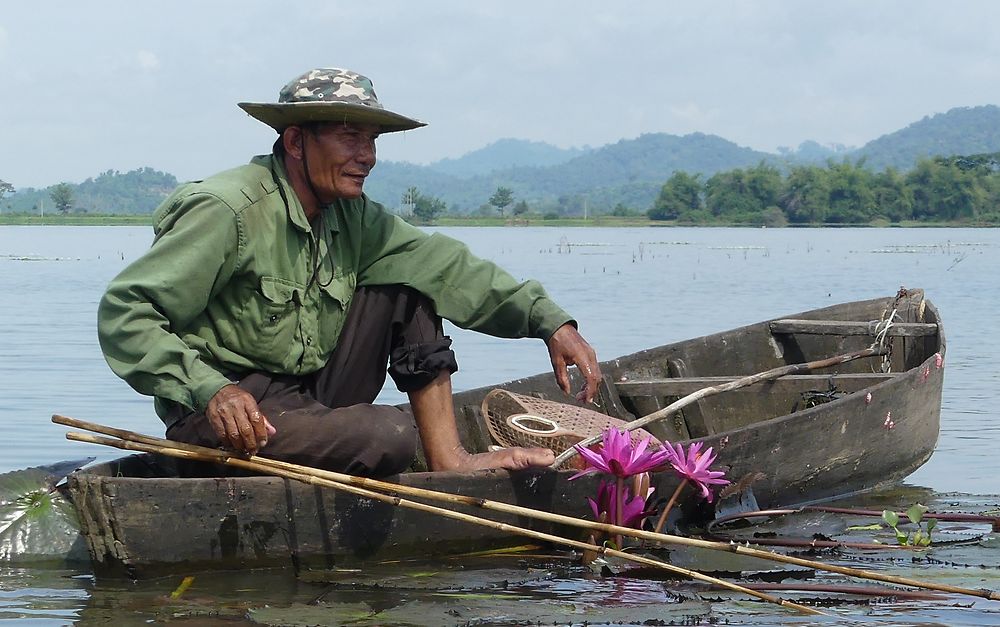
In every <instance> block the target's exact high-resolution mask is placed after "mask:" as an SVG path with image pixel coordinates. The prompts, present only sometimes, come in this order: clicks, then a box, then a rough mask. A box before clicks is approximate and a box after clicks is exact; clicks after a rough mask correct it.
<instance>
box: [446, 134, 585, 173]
mask: <svg viewBox="0 0 1000 627" xmlns="http://www.w3.org/2000/svg"><path fill="white" fill-rule="evenodd" d="M589 151H590V148H557V147H556V146H553V145H551V144H546V143H545V142H536V141H529V140H526V139H509V138H508V139H500V140H497V141H495V142H493V143H492V144H489V145H488V146H485V147H483V148H480V149H479V150H474V151H472V152H470V153H467V154H464V155H462V156H461V157H459V158H457V159H441V160H440V161H435V162H434V163H432V164H430V165H429V166H428V167H429V168H430V169H432V170H434V171H436V172H441V173H442V174H447V175H449V176H458V177H470V176H476V175H477V174H489V173H490V172H493V171H494V170H502V169H505V168H513V167H532V168H533V167H546V166H550V165H559V164H560V163H566V162H567V161H569V160H570V159H572V158H574V157H579V156H580V155H582V154H584V153H586V152H589Z"/></svg>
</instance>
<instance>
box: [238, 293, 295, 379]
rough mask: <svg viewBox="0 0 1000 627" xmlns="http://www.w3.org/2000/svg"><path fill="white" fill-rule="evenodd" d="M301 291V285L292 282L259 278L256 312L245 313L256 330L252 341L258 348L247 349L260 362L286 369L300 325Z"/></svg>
mask: <svg viewBox="0 0 1000 627" xmlns="http://www.w3.org/2000/svg"><path fill="white" fill-rule="evenodd" d="M302 290H303V286H301V285H299V284H298V283H294V282H292V281H288V280H285V279H280V278H276V277H267V276H265V277H261V279H260V291H259V292H258V296H259V298H258V299H257V307H256V308H255V309H257V311H256V312H248V314H249V317H250V318H252V319H254V322H255V326H256V331H257V333H256V338H254V342H253V343H254V344H257V346H254V347H252V348H250V350H251V351H253V352H254V353H255V354H256V355H257V357H258V358H259V359H260V360H261V361H266V362H268V363H270V364H273V365H286V366H287V364H285V363H284V362H285V357H286V355H287V353H288V352H289V351H288V347H289V346H290V345H291V343H292V341H293V340H294V339H295V331H296V329H297V328H298V326H299V315H300V312H299V308H300V305H301V303H302ZM282 347H283V348H282Z"/></svg>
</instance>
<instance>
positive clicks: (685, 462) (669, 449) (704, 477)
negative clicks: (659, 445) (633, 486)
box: [655, 442, 730, 532]
mask: <svg viewBox="0 0 1000 627" xmlns="http://www.w3.org/2000/svg"><path fill="white" fill-rule="evenodd" d="M702 446H703V444H702V443H701V442H692V443H691V444H690V445H689V446H688V449H687V453H685V452H684V447H683V446H681V445H680V444H671V443H670V442H664V446H663V449H662V450H663V451H665V452H666V458H667V461H669V462H670V465H671V466H672V467H673V469H674V472H676V473H677V474H678V476H680V477H681V482H680V484H679V485H678V486H677V489H676V490H674V493H673V494H672V495H671V496H670V500H669V501H668V502H667V505H666V506H665V507H664V508H663V512H661V513H660V517H659V519H657V521H656V526H655V531H657V532H659V531H660V530H662V529H663V525H664V523H665V522H666V521H667V514H669V513H670V510H671V508H673V506H674V503H676V502H677V497H678V496H680V493H681V490H683V489H684V486H686V485H687V484H688V483H693V484H695V485H696V486H697V487H698V488H699V489H700V490H701V496H702V498H703V499H705V500H706V501H708V502H709V503H711V502H712V498H713V495H712V490H711V488H710V487H709V486H712V485H728V484H729V483H730V481H729V480H728V479H723V477H724V476H725V474H726V473H724V472H721V471H717V470H711V469H710V468H709V466H711V465H712V462H714V461H715V457H716V455H715V452H714V451H713V450H712V447H711V446H710V447H708V448H707V449H705V451H704V452H702V450H701V447H702Z"/></svg>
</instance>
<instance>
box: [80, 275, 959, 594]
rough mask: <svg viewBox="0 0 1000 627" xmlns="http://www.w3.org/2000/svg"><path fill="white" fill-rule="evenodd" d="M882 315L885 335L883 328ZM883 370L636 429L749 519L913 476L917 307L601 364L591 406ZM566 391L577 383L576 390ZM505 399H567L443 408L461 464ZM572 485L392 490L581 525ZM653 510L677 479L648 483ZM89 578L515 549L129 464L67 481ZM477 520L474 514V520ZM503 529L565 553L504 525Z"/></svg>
mask: <svg viewBox="0 0 1000 627" xmlns="http://www.w3.org/2000/svg"><path fill="white" fill-rule="evenodd" d="M892 312H895V316H894V317H893V318H892V319H893V324H892V325H889V327H888V330H887V331H886V332H885V333H882V334H881V335H880V337H879V338H876V337H875V336H874V334H875V333H876V332H878V331H882V330H884V328H885V325H884V324H883V325H879V321H883V320H885V319H887V317H888V315H889V314H891V313H892ZM876 340H880V341H881V342H882V343H883V344H884V345H885V346H887V347H888V348H889V349H890V354H889V356H888V357H887V358H886V359H885V360H884V364H883V360H882V358H871V359H862V360H856V361H852V362H849V363H845V364H842V365H840V366H837V367H836V368H832V369H829V370H825V371H822V372H812V373H810V374H800V375H794V376H786V377H783V378H779V379H776V380H773V381H770V382H764V383H760V384H757V385H754V386H750V387H746V388H742V389H738V390H734V391H731V392H726V393H722V394H718V395H714V396H710V397H707V398H703V399H701V400H699V401H697V402H696V403H693V404H691V405H689V406H687V407H685V408H683V409H682V410H681V411H679V412H677V413H675V414H674V415H672V416H669V417H668V418H666V419H664V420H662V421H659V422H657V423H654V424H653V425H651V426H650V427H648V429H649V430H650V431H651V432H653V433H654V434H655V435H656V436H657V437H659V438H661V439H667V440H670V441H682V442H683V441H688V440H695V439H698V440H703V441H704V442H706V444H707V445H710V446H713V447H715V449H716V450H717V451H718V452H719V458H718V462H717V464H718V465H719V466H721V467H723V468H726V469H728V475H727V476H728V477H729V478H731V479H740V478H743V477H755V480H754V482H753V483H752V490H753V493H754V496H755V497H756V500H757V503H758V504H759V505H760V506H761V507H763V508H772V507H779V506H792V505H798V504H804V503H810V502H816V501H821V500H825V499H830V498H833V497H838V496H844V495H848V494H852V493H857V492H862V491H866V490H871V489H873V488H877V487H880V486H884V485H886V484H891V483H894V482H897V481H899V480H901V479H902V478H904V477H905V476H907V475H908V474H909V473H911V472H912V471H913V470H915V469H916V468H917V467H919V466H920V465H921V464H923V463H924V462H925V461H927V459H928V458H929V457H930V455H931V454H932V452H933V451H934V446H935V444H936V442H937V437H938V425H939V418H940V410H941V390H942V382H943V373H944V370H943V360H944V354H945V339H944V332H943V329H942V327H941V322H940V319H939V317H938V312H937V309H936V308H935V307H934V306H933V305H932V304H931V303H930V302H929V301H927V300H925V299H924V297H923V293H922V292H921V291H914V290H911V291H909V292H903V291H901V292H900V294H898V295H896V296H895V297H888V298H880V299H874V300H868V301H859V302H851V303H845V304H840V305H835V306H831V307H826V308H823V309H817V310H814V311H809V312H805V313H799V314H795V315H792V316H786V317H784V318H780V319H774V320H768V321H765V322H761V323H758V324H754V325H750V326H745V327H741V328H738V329H734V330H731V331H725V332H723V333H718V334H714V335H709V336H705V337H700V338H695V339H691V340H687V341H682V342H677V343H674V344H668V345H664V346H660V347H658V348H653V349H649V350H645V351H641V352H638V353H635V354H632V355H626V356H623V357H619V358H617V359H613V360H609V361H606V362H603V363H602V370H603V372H604V373H605V375H606V376H605V379H604V384H603V385H602V387H601V390H600V398H599V401H598V403H599V406H600V407H601V408H602V410H603V411H605V412H606V413H608V414H609V415H611V416H614V417H617V418H620V419H624V420H630V419H632V418H635V417H638V416H643V415H647V414H650V413H652V412H654V411H656V410H658V409H660V408H663V407H665V406H667V405H668V404H669V403H671V402H673V401H675V400H676V399H678V398H679V397H683V396H685V395H687V394H689V393H691V392H694V391H696V390H698V389H701V388H704V387H706V386H710V385H715V384H718V383H720V382H725V381H730V380H733V379H736V378H739V377H742V376H746V375H749V374H753V373H757V372H763V371H766V370H769V369H772V368H777V367H780V366H784V365H788V364H796V363H804V362H808V361H814V360H819V359H824V358H828V357H831V356H835V355H840V354H845V353H848V352H851V351H856V350H860V349H864V348H867V347H869V346H871V345H872V344H873V342H875V341H876ZM574 383H575V384H579V381H575V382H574ZM495 388H502V389H506V390H510V391H512V392H517V393H521V394H525V395H531V396H534V397H537V398H548V399H553V400H559V401H561V402H572V401H571V400H570V399H567V398H566V397H565V395H563V394H562V393H561V392H560V391H559V390H558V388H557V387H556V385H555V382H554V380H553V377H552V374H551V373H549V372H546V373H542V374H538V375H535V376H532V377H528V378H524V379H518V380H515V381H510V382H507V383H503V384H500V385H498V386H489V387H483V388H479V389H475V390H469V391H466V392H461V393H458V394H456V395H455V407H456V412H457V415H458V417H459V421H460V427H461V431H462V437H463V440H464V442H465V444H466V446H467V447H468V448H469V449H470V450H484V449H485V447H487V446H489V445H490V444H491V441H490V439H489V434H488V430H487V428H486V425H485V423H484V419H483V416H482V410H481V407H482V402H483V399H484V397H485V396H486V395H487V394H488V393H489V392H490V391H491V390H493V389H495ZM567 477H568V471H558V472H557V471H552V470H538V471H525V472H518V473H508V472H505V471H490V472H479V473H473V474H455V473H426V472H412V473H406V474H404V475H400V476H399V477H398V481H399V482H401V483H406V484H410V485H416V486H421V487H428V488H432V489H437V490H443V491H447V492H454V493H460V494H467V495H473V496H477V497H482V498H487V499H493V500H497V501H505V502H509V503H516V504H519V505H523V506H527V507H533V508H540V509H546V510H550V511H556V512H559V513H564V514H570V515H579V516H587V517H589V516H591V514H590V512H589V508H588V506H587V503H586V497H587V496H590V495H593V494H594V492H595V486H596V480H594V478H592V477H586V478H584V479H581V480H578V481H573V482H569V481H567ZM654 483H656V484H657V486H658V493H659V494H661V495H664V496H668V495H669V494H670V493H671V491H672V487H673V486H674V485H676V480H675V479H674V478H673V477H671V476H669V473H659V474H658V475H657V477H656V480H655V482H654ZM67 489H68V492H69V494H70V497H71V499H72V501H73V503H74V505H75V507H76V509H77V513H78V516H79V519H80V524H81V529H82V533H83V536H84V538H85V540H86V542H87V545H88V548H89V551H90V555H91V559H92V563H93V568H94V572H95V574H96V575H97V576H102V577H104V576H119V577H120V576H125V577H131V578H147V577H152V576H157V575H165V574H170V573H179V572H180V573H183V572H190V571H193V570H204V569H233V568H251V567H291V568H296V569H304V568H332V567H337V566H341V565H344V564H350V563H354V562H357V561H359V560H368V559H390V558H398V557H405V556H430V555H441V554H443V553H456V552H463V551H472V550H480V549H484V548H488V547H498V546H503V545H511V544H518V543H523V540H522V539H520V538H513V537H511V536H509V535H508V534H505V533H502V532H499V531H496V530H493V529H488V528H485V527H477V526H472V525H469V524H467V523H463V522H459V521H451V520H446V519H441V518H438V517H435V516H433V515H431V514H427V513H422V512H414V511H410V510H404V509H398V508H392V507H391V506H388V505H384V504H381V503H377V502H374V501H369V500H367V499H363V498H358V497H354V496H350V495H346V494H343V493H338V492H335V491H331V490H326V489H320V488H317V487H313V486H309V485H306V484H302V483H297V482H294V481H288V480H285V479H278V478H273V477H244V478H232V477H230V478H205V479H188V478H177V476H176V473H175V467H174V464H173V463H172V461H171V460H170V459H168V458H163V457H159V456H154V455H132V456H128V457H124V458H121V459H118V460H114V461H111V462H107V463H104V464H100V465H97V466H94V467H89V468H85V469H83V470H80V471H77V472H75V473H73V474H72V475H70V477H69V481H68V486H67ZM470 513H474V514H478V515H482V514H483V512H482V511H474V512H470ZM492 517H493V518H497V519H499V520H504V521H505V522H510V523H513V524H518V525H521V526H527V527H531V528H535V529H541V530H545V531H555V532H558V533H567V534H569V535H571V536H572V537H579V536H580V533H579V531H578V530H575V531H567V530H565V529H553V528H552V527H551V526H549V525H547V524H542V523H533V522H531V521H528V520H523V519H518V518H516V517H511V516H508V517H506V518H505V517H502V516H492Z"/></svg>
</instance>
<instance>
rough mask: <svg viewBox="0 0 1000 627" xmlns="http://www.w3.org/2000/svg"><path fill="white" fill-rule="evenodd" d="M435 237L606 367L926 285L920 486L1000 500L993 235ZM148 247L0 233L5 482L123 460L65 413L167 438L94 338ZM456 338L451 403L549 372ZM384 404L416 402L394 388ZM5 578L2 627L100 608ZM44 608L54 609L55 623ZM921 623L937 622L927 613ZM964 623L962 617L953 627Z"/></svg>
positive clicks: (569, 231) (489, 343)
mask: <svg viewBox="0 0 1000 627" xmlns="http://www.w3.org/2000/svg"><path fill="white" fill-rule="evenodd" d="M436 230H439V231H442V232H445V233H447V234H449V235H452V236H454V237H457V238H459V239H461V240H463V241H465V242H466V243H467V244H468V245H469V246H470V247H471V248H472V250H473V251H474V252H476V253H477V254H479V255H481V256H483V257H487V258H489V259H493V260H494V261H496V262H497V263H499V264H500V265H502V266H503V267H505V268H507V269H508V270H509V271H510V272H511V273H512V274H513V275H514V276H516V277H518V278H537V279H539V280H541V281H542V282H543V283H544V284H545V286H546V287H547V289H548V290H549V292H550V293H551V294H552V296H553V297H554V298H555V300H556V301H557V302H559V303H560V304H561V305H562V306H563V307H564V308H565V309H567V310H568V311H570V312H571V313H572V314H573V315H574V316H575V317H576V318H577V320H578V321H579V324H580V329H581V332H582V333H583V334H584V336H585V337H587V339H588V340H589V341H590V342H591V343H592V344H593V345H594V347H595V349H596V350H597V352H598V355H599V356H600V357H601V358H602V359H608V358H611V357H614V356H617V355H622V354H627V353H630V352H633V351H637V350H641V349H644V348H648V347H651V346H656V345H660V344H665V343H668V342H673V341H677V340H681V339H685V338H688V337H693V336H698V335H704V334H709V333H714V332H717V331H721V330H724V329H727V328H731V327H735V326H740V325H744V324H749V323H753V322H757V321H759V320H763V319H766V318H772V317H777V316H783V315H788V314H794V313H797V312H800V311H805V310H809V309H814V308H817V307H821V306H826V305H831V304H834V303H837V302H842V301H848V300H856V299H866V298H874V297H879V296H886V295H891V294H894V293H895V292H896V291H897V290H898V289H899V287H900V286H906V287H908V288H917V287H920V288H923V289H925V290H926V294H927V296H928V297H929V298H930V299H931V300H932V301H933V302H934V303H935V304H936V305H937V307H938V308H939V310H940V312H941V315H942V318H943V322H944V327H945V329H946V333H947V340H948V352H947V360H946V375H945V390H944V400H943V407H942V416H941V418H942V420H941V422H942V429H941V438H940V442H939V444H938V447H937V450H936V452H935V454H934V456H933V457H932V458H931V460H930V462H928V463H927V464H926V465H925V466H924V467H923V468H921V469H919V470H918V471H917V472H916V473H915V474H913V475H912V476H911V477H910V478H909V479H908V482H907V483H908V485H910V486H915V487H921V488H927V489H929V490H931V491H933V493H936V494H938V495H941V494H945V493H963V494H965V495H980V496H981V495H994V494H997V493H1000V485H998V480H997V477H998V476H1000V456H998V455H997V454H996V450H997V445H998V442H1000V423H998V420H997V417H998V416H997V411H998V410H997V409H996V405H995V404H994V403H992V402H990V401H989V399H990V398H991V397H992V393H993V392H994V391H995V390H996V389H997V384H998V383H1000V340H998V339H997V338H998V336H997V334H996V333H994V332H993V328H992V327H993V324H992V323H993V319H994V317H995V312H996V311H997V309H998V308H1000V284H998V282H997V281H996V279H995V273H996V268H997V267H1000V231H998V230H995V229H724V228H720V229H709V228H662V229H661V228H622V229H604V228H547V227H546V228H533V227H527V228H442V229H436ZM151 239H152V235H151V231H150V229H147V228H142V227H16V226H4V227H0V294H2V301H0V441H2V442H3V443H4V446H3V449H2V453H0V472H4V471H8V470H13V469H17V468H24V467H27V466H33V465H39V464H45V463H52V462H55V461H59V460H64V459H75V458H81V457H86V456H95V455H96V456H98V457H99V458H100V459H109V458H111V457H114V456H115V452H114V451H113V450H111V449H108V450H102V449H98V448H96V447H94V446H91V445H85V444H80V443H73V442H68V441H66V440H65V439H64V437H63V435H64V432H65V429H63V428H62V427H59V426H57V425H53V424H51V423H50V422H49V416H50V415H51V414H52V413H63V414H67V415H70V416H73V417H77V418H81V419H85V420H91V421H94V422H100V423H104V424H109V425H114V426H118V427H122V428H126V429H132V430H136V431H141V432H147V433H153V434H157V435H159V434H160V433H161V432H162V427H161V425H160V423H159V421H158V420H157V418H156V417H155V415H154V414H153V412H152V408H151V404H150V402H149V401H148V399H146V398H144V397H141V396H139V395H138V394H136V393H134V392H133V391H132V390H130V389H129V388H128V387H127V386H126V385H125V384H124V383H122V382H121V381H119V380H118V379H117V378H116V377H115V376H114V375H113V374H112V373H111V372H110V370H109V369H108V368H107V366H106V365H105V364H104V360H103V358H102V356H101V354H100V350H99V348H98V345H97V340H96V336H95V331H94V326H95V319H96V313H95V312H96V306H97V301H98V299H99V298H100V296H101V293H102V291H103V289H104V287H105V285H106V284H107V282H108V281H109V280H110V279H111V278H112V277H113V276H114V275H115V274H116V273H117V272H118V271H119V270H120V269H121V268H123V267H124V265H125V264H127V263H128V262H130V261H132V260H134V259H135V258H137V257H138V256H139V255H140V254H142V252H143V251H144V250H145V249H146V248H147V247H148V245H149V243H150V241H151ZM449 332H450V333H451V334H452V335H453V337H454V339H455V349H456V352H457V353H458V357H459V364H460V371H459V372H458V373H457V374H456V376H455V381H454V383H455V387H456V389H468V388H472V387H478V386H481V385H488V384H490V383H496V382H500V381H504V380H508V379H511V378H514V377H518V376H523V375H527V374H534V373H537V372H542V371H546V370H548V369H549V364H548V356H547V353H546V351H545V348H544V345H543V344H542V343H541V342H539V341H537V340H517V341H511V340H500V339H496V338H490V337H485V336H481V335H478V334H474V333H469V332H466V331H462V330H460V329H454V328H451V329H450V330H449ZM382 400H384V401H386V402H399V401H402V400H403V399H402V397H401V396H400V395H399V393H398V392H396V391H395V390H394V389H389V390H386V391H384V393H383V395H382ZM956 498H960V499H965V498H971V497H965V496H962V497H956ZM977 498H978V497H977ZM987 498H988V497H987ZM995 573H996V571H992V574H991V575H990V576H991V577H992V581H993V583H992V587H994V588H995V587H998V580H997V578H996V574H995ZM0 574H2V581H3V584H2V587H0V621H5V620H13V619H14V618H15V617H20V618H21V619H30V618H31V617H32V616H33V615H34V614H36V613H37V614H38V616H37V617H36V618H37V620H39V621H43V622H51V623H56V624H58V623H63V622H69V621H71V620H73V619H74V617H76V616H78V614H77V608H79V607H80V605H81V602H82V600H83V599H90V600H91V602H93V600H94V599H98V598H101V595H100V590H99V589H98V588H93V584H92V582H89V580H87V579H86V573H85V572H82V573H76V572H74V573H52V572H46V573H45V574H44V575H43V574H40V573H36V572H35V571H32V570H27V571H25V570H16V571H8V572H6V573H0ZM80 577H82V579H81V578H80ZM578 583H579V582H578ZM175 584H176V582H173V585H175ZM164 585H166V586H168V587H169V585H171V584H170V583H167V584H164ZM560 585H571V584H565V583H563V584H560ZM157 590H158V589H157ZM159 592H160V591H159V590H158V591H157V593H156V594H159ZM657 594H659V593H657ZM154 596H155V595H154ZM138 598H139V597H137V599H138ZM143 598H145V597H143ZM26 599H27V600H26ZM53 599H55V601H53ZM116 599H117V597H116ZM146 601H148V599H146V600H138V601H137V603H139V605H143V603H145V602H146ZM118 602H119V601H117V600H116V603H118ZM47 604H51V605H54V606H57V607H58V609H56V610H52V611H51V612H49V611H48V610H45V609H44V608H45V607H46V605H47ZM5 607H7V608H14V609H7V610H5V609H4V608H5ZM18 608H19V609H18ZM769 615H770V614H769ZM109 616H110V617H111V618H112V619H113V618H114V617H115V616H116V610H113V611H111V612H110V614H109ZM964 616H965V617H966V618H968V617H970V616H971V617H972V621H973V622H972V623H969V624H989V623H988V622H980V623H976V621H977V620H980V619H982V620H984V621H985V620H986V618H987V616H986V615H985V614H984V615H983V616H980V617H979V618H977V614H975V613H974V612H973V613H971V614H965V615H964ZM990 616H992V617H994V618H995V617H996V616H995V615H990ZM908 618H909V619H913V620H917V621H923V622H925V623H926V622H929V621H932V620H935V619H934V618H933V617H932V616H930V615H928V616H921V614H920V612H919V611H917V612H916V614H914V613H913V612H910V613H909V614H908ZM755 620H757V619H755ZM951 620H958V619H956V618H954V617H952V618H951V619H950V620H949V621H945V622H951ZM962 620H964V619H962ZM765 622H766V621H765ZM951 624H955V623H951Z"/></svg>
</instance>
